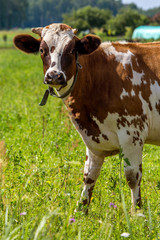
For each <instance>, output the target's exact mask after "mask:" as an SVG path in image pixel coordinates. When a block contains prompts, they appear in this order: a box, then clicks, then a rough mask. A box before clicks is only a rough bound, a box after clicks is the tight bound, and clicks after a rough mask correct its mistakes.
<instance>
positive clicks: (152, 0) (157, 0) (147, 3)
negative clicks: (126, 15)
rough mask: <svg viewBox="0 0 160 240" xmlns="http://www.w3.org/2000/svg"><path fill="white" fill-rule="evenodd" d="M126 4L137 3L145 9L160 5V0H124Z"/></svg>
mask: <svg viewBox="0 0 160 240" xmlns="http://www.w3.org/2000/svg"><path fill="white" fill-rule="evenodd" d="M122 2H123V3H124V4H127V3H135V4H136V5H137V6H138V7H140V8H142V9H143V10H147V9H149V8H154V7H160V0H122Z"/></svg>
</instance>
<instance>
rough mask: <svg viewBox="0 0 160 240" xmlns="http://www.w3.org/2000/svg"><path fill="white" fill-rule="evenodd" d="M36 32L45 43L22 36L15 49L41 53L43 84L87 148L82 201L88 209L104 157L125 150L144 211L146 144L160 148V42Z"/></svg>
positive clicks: (62, 29) (63, 28)
mask: <svg viewBox="0 0 160 240" xmlns="http://www.w3.org/2000/svg"><path fill="white" fill-rule="evenodd" d="M32 31H33V32H34V33H36V34H38V35H39V36H40V39H38V40H37V39H35V38H33V37H32V36H30V35H18V36H16V37H15V38H14V43H15V46H16V47H17V48H19V49H20V50H22V51H24V52H26V53H37V52H40V54H41V58H42V61H43V66H44V74H45V77H44V83H45V84H48V85H49V89H50V94H51V93H52V91H53V88H54V89H56V91H57V95H59V96H60V97H61V98H62V100H63V101H64V103H65V104H66V106H67V108H68V111H69V114H70V117H71V120H72V122H73V124H74V125H75V127H76V129H77V131H78V132H79V133H80V135H81V137H82V139H83V141H84V142H85V144H86V147H87V153H86V162H85V168H84V189H83V192H82V195H81V200H80V203H83V205H87V206H88V205H89V203H90V199H91V195H92V191H93V187H94V185H95V183H96V180H97V178H98V176H99V173H100V170H101V167H102V164H103V161H104V158H105V157H106V156H111V155H113V154H117V153H118V152H119V151H120V150H122V152H123V156H124V160H125V161H124V166H125V167H124V171H125V176H126V179H127V182H128V185H129V187H130V189H131V195H132V207H133V209H134V208H135V206H136V205H138V206H139V207H141V193H140V183H141V178H142V150H143V145H144V143H150V144H155V145H160V43H145V44H141V43H125V42H121V43H118V42H117V43H110V42H108V43H107V42H105V43H101V41H100V39H99V38H98V37H97V36H93V35H87V36H85V37H83V38H82V39H79V38H77V37H76V35H75V34H76V31H75V29H72V28H71V27H69V26H67V25H65V24H51V25H49V26H47V27H44V28H34V29H32ZM78 56H79V62H78ZM80 65H81V66H82V69H80V70H79V72H78V68H79V67H80Z"/></svg>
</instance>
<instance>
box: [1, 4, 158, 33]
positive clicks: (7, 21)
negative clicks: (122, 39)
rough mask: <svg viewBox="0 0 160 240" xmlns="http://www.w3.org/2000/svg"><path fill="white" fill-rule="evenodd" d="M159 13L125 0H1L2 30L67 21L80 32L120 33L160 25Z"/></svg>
mask: <svg viewBox="0 0 160 240" xmlns="http://www.w3.org/2000/svg"><path fill="white" fill-rule="evenodd" d="M159 12H160V8H155V9H150V10H148V11H142V9H139V8H138V7H137V6H136V5H135V4H128V5H125V4H123V3H122V0H36V1H35V0H0V29H11V28H16V27H17V28H19V27H22V28H26V27H33V26H35V27H36V26H46V25H48V24H50V23H53V22H55V23H56V22H65V23H68V24H69V25H71V26H73V27H75V28H77V29H79V30H80V31H86V30H89V31H91V29H93V28H101V29H103V31H104V32H106V33H107V34H108V35H121V34H124V33H125V32H127V31H128V32H129V31H131V29H134V28H135V27H136V26H139V25H146V24H152V25H156V24H160V22H159V16H158V13H159ZM153 16H154V17H153ZM156 16H157V17H156Z"/></svg>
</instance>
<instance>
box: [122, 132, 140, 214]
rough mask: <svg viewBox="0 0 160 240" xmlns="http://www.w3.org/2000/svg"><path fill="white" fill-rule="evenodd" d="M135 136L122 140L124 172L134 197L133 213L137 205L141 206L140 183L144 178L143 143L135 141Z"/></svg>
mask: <svg viewBox="0 0 160 240" xmlns="http://www.w3.org/2000/svg"><path fill="white" fill-rule="evenodd" d="M133 140H134V136H133V137H131V136H130V137H129V138H126V139H125V141H124V138H123V141H121V148H122V154H123V160H124V173H125V176H126V180H127V183H128V185H129V187H130V189H131V198H132V209H131V211H132V213H134V212H135V209H136V207H138V208H141V206H142V202H141V190H140V183H141V178H142V149H143V147H142V144H141V141H137V142H136V144H135V142H134V141H133Z"/></svg>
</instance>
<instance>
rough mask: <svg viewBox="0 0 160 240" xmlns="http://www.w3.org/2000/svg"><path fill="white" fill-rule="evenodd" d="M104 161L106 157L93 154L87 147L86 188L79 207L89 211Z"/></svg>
mask: <svg viewBox="0 0 160 240" xmlns="http://www.w3.org/2000/svg"><path fill="white" fill-rule="evenodd" d="M103 161H104V157H100V156H97V155H95V154H93V153H92V152H91V151H90V150H89V149H88V148H87V149H86V161H85V167H84V188H83V191H82V194H81V198H80V201H79V202H78V204H77V205H78V209H77V210H83V211H84V212H85V213H87V212H88V206H89V204H90V201H91V196H92V191H93V188H94V186H95V183H96V180H97V178H98V176H99V174H100V170H101V167H102V164H103Z"/></svg>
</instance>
